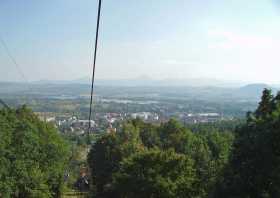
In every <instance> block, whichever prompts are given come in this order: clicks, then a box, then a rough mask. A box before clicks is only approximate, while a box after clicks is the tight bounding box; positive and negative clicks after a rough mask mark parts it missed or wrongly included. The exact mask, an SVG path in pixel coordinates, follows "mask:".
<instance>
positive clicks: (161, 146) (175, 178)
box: [88, 119, 233, 198]
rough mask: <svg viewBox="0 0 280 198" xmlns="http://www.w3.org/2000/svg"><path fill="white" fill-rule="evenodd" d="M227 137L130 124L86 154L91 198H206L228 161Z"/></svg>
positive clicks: (175, 127)
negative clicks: (91, 189) (93, 197)
mask: <svg viewBox="0 0 280 198" xmlns="http://www.w3.org/2000/svg"><path fill="white" fill-rule="evenodd" d="M232 141H233V135H232V134H231V133H230V132H219V131H218V130H216V131H214V130H212V131H211V132H209V133H208V132H205V131H201V132H199V131H197V132H195V133H194V132H192V131H191V130H189V129H187V128H185V127H183V126H182V125H181V124H180V123H179V122H177V121H176V120H173V119H171V120H170V121H169V122H167V123H164V124H162V125H160V126H156V125H152V124H147V123H143V122H142V121H141V120H132V121H129V122H127V123H125V124H124V125H123V126H122V128H121V130H119V131H117V133H111V134H107V135H105V136H103V137H102V138H100V139H99V140H98V141H97V142H96V143H95V144H94V145H93V146H92V149H91V151H90V153H89V157H88V162H89V166H90V167H91V171H92V181H94V183H93V191H94V196H97V197H121V198H126V197H139V198H140V197H170V198H172V197H174V198H175V197H207V196H208V195H209V194H212V193H213V192H214V188H215V186H216V185H215V184H216V183H217V182H218V181H219V180H221V177H222V175H223V168H224V167H225V165H226V164H227V162H228V158H229V154H230V150H231V144H232Z"/></svg>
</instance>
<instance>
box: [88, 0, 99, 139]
mask: <svg viewBox="0 0 280 198" xmlns="http://www.w3.org/2000/svg"><path fill="white" fill-rule="evenodd" d="M101 4H102V0H99V3H98V14H97V22H96V33H95V46H94V57H93V68H92V78H91V93H90V107H89V118H88V132H87V139H88V144H90V138H89V134H90V130H91V116H92V102H93V87H94V80H95V66H96V54H97V46H98V36H99V24H100V14H101Z"/></svg>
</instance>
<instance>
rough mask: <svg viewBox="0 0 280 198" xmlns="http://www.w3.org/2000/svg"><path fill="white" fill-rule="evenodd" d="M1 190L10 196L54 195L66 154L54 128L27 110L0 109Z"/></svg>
mask: <svg viewBox="0 0 280 198" xmlns="http://www.w3.org/2000/svg"><path fill="white" fill-rule="evenodd" d="M0 136H1V138H0V154H1V155H0V192H1V193H2V194H3V195H4V196H7V197H9V196H13V197H56V196H57V195H58V194H59V193H60V192H59V191H60V190H59V189H60V188H61V183H60V182H59V180H60V178H61V177H62V175H63V174H64V168H65V165H66V162H67V159H68V156H69V152H68V146H67V144H66V143H65V142H64V141H63V140H62V139H61V137H60V136H59V135H58V133H57V131H56V129H55V128H54V127H53V126H51V125H48V124H46V123H43V122H41V121H40V120H39V119H38V118H37V117H36V116H35V115H34V114H33V113H32V112H31V111H30V110H29V109H27V108H26V107H22V108H19V109H17V110H16V111H14V110H10V111H7V110H0Z"/></svg>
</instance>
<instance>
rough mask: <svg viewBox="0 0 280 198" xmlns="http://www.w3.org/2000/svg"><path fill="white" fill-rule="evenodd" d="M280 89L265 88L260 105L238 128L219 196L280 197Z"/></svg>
mask: <svg viewBox="0 0 280 198" xmlns="http://www.w3.org/2000/svg"><path fill="white" fill-rule="evenodd" d="M279 142H280V93H278V94H277V95H276V96H275V97H274V96H273V95H272V94H271V91H270V90H267V89H265V90H264V92H263V96H262V100H261V102H260V103H259V107H258V108H257V110H256V111H255V112H254V113H248V115H247V122H246V124H244V125H243V126H242V127H240V128H239V129H238V130H237V131H236V141H235V143H234V149H233V153H232V157H231V159H230V164H229V165H230V166H229V167H228V168H227V172H226V175H225V180H224V181H223V182H222V183H221V184H220V189H219V190H218V192H217V194H216V196H217V197H228V198H237V197H238V198H258V197H259V198H274V197H280V187H279V186H280V144H279Z"/></svg>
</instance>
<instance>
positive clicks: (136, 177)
mask: <svg viewBox="0 0 280 198" xmlns="http://www.w3.org/2000/svg"><path fill="white" fill-rule="evenodd" d="M113 178H114V188H115V189H116V191H117V194H118V196H119V197H121V198H129V197H135V198H149V197H150V198H165V197H166V198H172V197H174V198H175V197H176V198H177V197H178V198H180V197H184V198H185V197H195V193H194V190H193V187H194V186H195V183H196V175H195V170H194V168H193V161H192V159H190V158H189V157H187V156H186V155H182V154H177V153H175V152H174V150H168V151H160V150H158V149H151V150H144V151H142V152H139V153H136V154H134V155H132V156H131V157H128V158H127V159H125V160H123V161H122V162H121V165H120V169H119V171H118V172H117V173H115V174H114V177H113Z"/></svg>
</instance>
